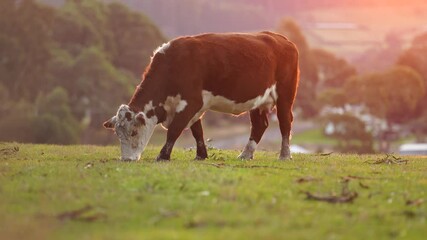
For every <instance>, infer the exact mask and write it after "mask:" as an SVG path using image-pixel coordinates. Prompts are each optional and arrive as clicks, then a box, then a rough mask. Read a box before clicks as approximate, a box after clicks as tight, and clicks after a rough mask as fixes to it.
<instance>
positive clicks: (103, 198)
mask: <svg viewBox="0 0 427 240" xmlns="http://www.w3.org/2000/svg"><path fill="white" fill-rule="evenodd" d="M158 152H159V148H158V147H152V146H149V147H148V148H147V150H146V151H145V153H144V154H143V157H142V159H141V160H140V161H138V162H134V163H126V162H120V161H117V159H118V157H119V147H118V146H110V147H100V146H53V145H31V144H17V143H2V144H0V239H425V236H427V222H426V220H427V202H426V200H427V158H425V157H402V158H399V157H397V156H396V157H393V156H388V157H386V156H384V155H364V156H359V155H340V154H330V155H303V154H300V155H298V154H294V158H293V160H290V161H278V160H277V154H276V153H273V152H257V153H256V155H255V158H256V160H252V161H241V160H238V159H237V158H236V156H237V154H238V151H221V150H215V149H211V150H210V151H209V156H210V158H209V159H208V160H205V161H193V160H192V159H193V158H194V155H195V153H194V150H185V149H174V151H173V153H172V159H173V160H172V161H170V162H156V161H154V160H153V159H154V158H155V157H156V155H157V153H158Z"/></svg>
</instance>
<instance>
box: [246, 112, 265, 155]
mask: <svg viewBox="0 0 427 240" xmlns="http://www.w3.org/2000/svg"><path fill="white" fill-rule="evenodd" d="M250 116H251V124H252V126H251V136H250V137H249V141H248V144H246V147H245V149H244V150H243V152H242V153H241V154H240V155H239V158H240V159H252V158H253V157H254V152H255V149H256V146H257V145H258V143H259V142H260V141H261V137H262V135H263V134H264V132H265V129H267V127H268V116H267V112H266V111H261V110H259V109H254V110H252V111H250Z"/></svg>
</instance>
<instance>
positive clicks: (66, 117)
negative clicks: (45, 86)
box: [32, 87, 80, 144]
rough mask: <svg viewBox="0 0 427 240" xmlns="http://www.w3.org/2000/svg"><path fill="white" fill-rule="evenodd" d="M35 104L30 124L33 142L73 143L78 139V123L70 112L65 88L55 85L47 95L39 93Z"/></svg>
mask: <svg viewBox="0 0 427 240" xmlns="http://www.w3.org/2000/svg"><path fill="white" fill-rule="evenodd" d="M35 105H36V111H35V118H34V120H33V126H32V127H33V131H34V141H35V142H40V143H57V144H73V143H77V142H78V141H79V134H80V131H79V130H80V127H79V123H78V121H77V120H76V119H75V117H74V116H73V115H72V113H71V109H70V107H69V99H68V94H67V92H66V91H65V89H63V88H61V87H56V88H55V89H53V90H52V91H51V92H50V93H48V94H47V95H39V96H38V98H37V100H36V104H35Z"/></svg>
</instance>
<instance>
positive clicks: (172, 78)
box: [129, 32, 298, 111]
mask: <svg viewBox="0 0 427 240" xmlns="http://www.w3.org/2000/svg"><path fill="white" fill-rule="evenodd" d="M297 55H298V53H297V50H296V47H295V45H294V44H293V43H291V42H290V41H288V40H287V39H286V38H285V37H283V36H281V35H279V34H275V33H271V32H262V33H257V34H240V33H239V34H203V35H198V36H193V37H181V38H177V39H175V40H172V41H171V42H170V46H169V48H168V49H166V51H165V53H164V54H163V53H157V54H155V56H154V57H153V59H152V62H151V64H150V65H149V66H148V67H147V69H146V71H145V73H144V75H143V80H142V82H141V84H140V86H139V87H138V88H137V89H136V91H135V94H134V96H133V98H132V99H131V101H130V103H129V106H130V107H131V108H132V109H134V110H135V111H138V110H143V109H142V108H143V106H144V105H145V104H146V103H148V102H149V101H150V100H153V104H154V106H157V105H158V103H162V102H164V101H165V99H166V97H167V96H176V95H177V94H181V96H182V98H183V99H186V100H187V99H191V98H195V99H197V98H200V96H201V92H202V90H207V91H210V92H212V93H213V95H220V96H223V97H225V98H227V99H230V100H234V101H235V102H236V103H241V102H245V101H247V100H248V99H253V98H255V97H257V96H260V95H262V94H263V93H264V92H265V90H266V89H267V88H268V87H270V86H271V85H273V84H274V83H276V81H277V82H278V85H279V86H282V87H285V88H290V89H289V90H290V92H291V94H290V95H289V96H287V97H288V99H289V101H291V102H292V101H293V99H294V98H295V94H296V85H297V79H291V80H289V79H286V76H284V75H286V72H289V71H294V69H296V68H297V65H298V56H297ZM283 81H288V82H283ZM289 81H290V82H289ZM278 91H280V88H278Z"/></svg>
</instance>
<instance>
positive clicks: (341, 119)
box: [323, 113, 374, 153]
mask: <svg viewBox="0 0 427 240" xmlns="http://www.w3.org/2000/svg"><path fill="white" fill-rule="evenodd" d="M323 121H324V123H325V128H324V129H325V130H324V134H325V135H326V136H328V137H332V138H335V139H337V140H338V143H339V145H338V146H337V150H338V151H340V152H353V153H373V152H374V149H373V137H372V135H371V134H370V133H369V132H368V131H367V129H366V125H365V123H364V122H363V121H361V120H360V119H359V118H357V117H355V116H353V115H351V114H349V113H346V114H329V115H327V116H325V117H324V119H323Z"/></svg>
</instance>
